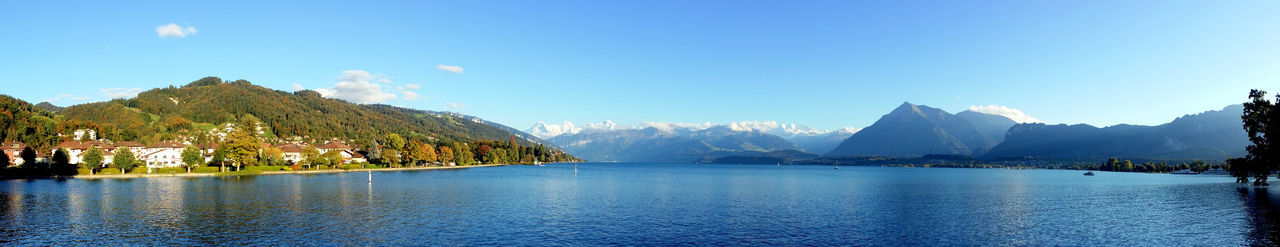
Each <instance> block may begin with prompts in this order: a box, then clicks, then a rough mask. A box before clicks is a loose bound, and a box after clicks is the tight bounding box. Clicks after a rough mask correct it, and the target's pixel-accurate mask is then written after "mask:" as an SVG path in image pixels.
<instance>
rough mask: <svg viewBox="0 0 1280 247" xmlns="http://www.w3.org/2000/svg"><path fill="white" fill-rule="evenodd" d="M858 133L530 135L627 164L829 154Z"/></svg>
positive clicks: (604, 126)
mask: <svg viewBox="0 0 1280 247" xmlns="http://www.w3.org/2000/svg"><path fill="white" fill-rule="evenodd" d="M856 131H857V129H853V128H844V129H839V130H835V131H823V130H816V129H813V128H809V127H805V126H802V125H794V124H779V123H777V122H773V121H744V122H735V123H730V124H725V125H712V124H710V123H704V124H684V123H643V124H641V125H640V126H636V127H619V126H618V125H617V124H615V123H613V122H611V121H605V122H602V123H593V124H588V125H587V126H584V127H577V126H575V125H573V124H572V123H569V122H565V123H563V124H547V123H544V122H538V123H537V124H535V125H534V126H533V127H530V128H529V129H528V130H526V132H529V133H532V134H534V135H539V136H541V137H544V138H547V140H548V141H549V142H551V143H552V144H555V145H556V146H559V147H561V148H563V149H564V150H565V151H566V152H569V153H572V154H574V155H575V156H577V157H579V158H584V159H587V160H592V161H625V162H692V161H696V160H704V159H708V158H714V157H723V156H730V155H756V154H765V153H769V152H775V151H794V152H797V153H803V152H802V151H801V150H829V149H831V148H832V147H834V146H835V144H837V143H839V142H840V141H841V140H844V139H845V138H847V137H848V136H849V135H852V134H853V133H854V132H856ZM817 152H821V151H817ZM817 152H815V153H817Z"/></svg>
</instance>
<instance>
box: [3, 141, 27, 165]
mask: <svg viewBox="0 0 1280 247" xmlns="http://www.w3.org/2000/svg"><path fill="white" fill-rule="evenodd" d="M24 148H27V144H23V143H21V142H6V143H4V144H3V147H0V150H3V151H4V155H5V156H7V157H9V165H10V166H18V165H22V162H23V161H22V149H24Z"/></svg>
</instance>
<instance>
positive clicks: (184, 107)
mask: <svg viewBox="0 0 1280 247" xmlns="http://www.w3.org/2000/svg"><path fill="white" fill-rule="evenodd" d="M60 113H61V114H63V115H65V116H66V118H67V119H71V120H78V121H92V122H93V123H96V124H99V125H103V126H107V127H106V128H105V129H107V130H106V131H104V133H103V134H104V135H106V136H108V137H109V138H110V137H116V138H117V139H121V140H140V141H144V142H145V141H150V140H157V139H166V137H168V136H167V135H170V134H173V133H174V132H177V131H179V130H180V129H183V128H187V127H186V126H185V125H184V123H189V124H190V125H192V126H195V127H196V128H200V129H204V128H210V126H213V124H218V123H227V122H235V120H236V118H237V116H244V115H245V114H249V115H253V116H254V117H257V118H258V119H260V120H261V121H262V122H263V123H264V124H266V125H267V126H264V127H266V128H267V129H268V132H270V133H271V134H273V135H275V136H279V137H286V138H287V137H337V138H344V139H355V140H363V139H374V138H376V137H379V136H383V135H386V134H389V133H397V134H401V135H404V136H405V137H406V138H411V139H423V140H435V141H441V142H466V141H475V140H508V139H509V138H510V137H511V136H513V135H517V134H515V133H512V132H509V131H506V130H503V129H501V128H498V127H495V126H491V125H488V124H485V123H481V122H477V121H473V120H470V119H465V118H461V117H457V116H453V115H448V114H436V113H435V112H429V111H421V110H414V109H406V108H399V107H393V106H387V105H357V104H352V103H348V102H346V101H342V100H336V99H328V98H324V97H321V96H320V94H319V93H317V92H314V91H310V90H304V91H298V92H292V93H291V92H285V91H279V90H272V89H269V88H265V87H261V86H256V85H253V84H251V83H250V82H248V81H244V80H237V81H232V82H223V81H222V80H221V79H219V78H217V77H206V78H203V79H200V80H197V81H195V82H192V83H190V84H187V85H185V86H182V87H173V86H170V87H167V88H157V89H152V90H148V91H145V92H142V93H139V94H138V95H137V97H134V98H132V99H117V100H112V101H107V102H98V103H90V104H81V105H74V106H70V107H67V108H66V109H63V110H62V111H61V112H60ZM517 141H518V142H519V143H520V144H521V145H532V144H535V142H537V141H539V140H536V139H535V140H529V139H527V138H517Z"/></svg>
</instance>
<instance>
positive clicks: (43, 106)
mask: <svg viewBox="0 0 1280 247" xmlns="http://www.w3.org/2000/svg"><path fill="white" fill-rule="evenodd" d="M36 107H37V108H40V109H44V110H46V111H51V112H57V111H61V110H62V109H64V108H65V107H59V106H56V105H53V104H52V103H49V102H48V101H45V102H40V103H39V104H36Z"/></svg>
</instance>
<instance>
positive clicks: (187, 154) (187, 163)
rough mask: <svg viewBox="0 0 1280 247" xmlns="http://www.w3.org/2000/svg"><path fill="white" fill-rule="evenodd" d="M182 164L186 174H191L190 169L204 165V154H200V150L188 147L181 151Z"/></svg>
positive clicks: (192, 146) (191, 146)
mask: <svg viewBox="0 0 1280 247" xmlns="http://www.w3.org/2000/svg"><path fill="white" fill-rule="evenodd" d="M182 163H183V166H184V167H186V168H187V172H191V169H192V168H195V167H198V166H200V165H202V164H204V154H201V150H200V148H198V147H196V146H194V145H188V146H187V147H186V148H183V149H182Z"/></svg>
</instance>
